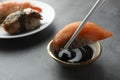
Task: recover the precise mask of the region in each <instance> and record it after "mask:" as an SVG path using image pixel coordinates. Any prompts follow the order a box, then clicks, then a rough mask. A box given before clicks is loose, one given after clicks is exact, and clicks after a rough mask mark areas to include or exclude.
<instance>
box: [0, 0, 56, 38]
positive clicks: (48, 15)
mask: <svg viewBox="0 0 120 80" xmlns="http://www.w3.org/2000/svg"><path fill="white" fill-rule="evenodd" d="M16 1H19V2H23V1H25V0H16ZM29 2H31V3H32V4H34V5H36V6H39V7H40V8H42V10H43V11H42V13H41V15H42V18H43V20H42V21H41V24H42V25H41V26H40V27H39V28H37V29H35V30H32V31H30V32H26V33H23V34H17V35H9V34H8V33H7V32H6V31H4V29H3V28H2V27H1V26H0V38H4V39H9V38H19V37H25V36H28V35H32V34H34V33H37V32H39V31H41V30H43V29H45V28H47V27H48V26H49V25H50V24H51V23H52V21H53V20H54V18H55V10H54V9H53V8H52V7H51V6H50V5H49V4H47V3H44V2H41V1H37V0H29Z"/></svg>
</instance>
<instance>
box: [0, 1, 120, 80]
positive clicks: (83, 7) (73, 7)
mask: <svg viewBox="0 0 120 80" xmlns="http://www.w3.org/2000/svg"><path fill="white" fill-rule="evenodd" d="M0 1H2V0H0ZM40 1H43V2H45V3H48V4H50V5H51V6H52V7H53V8H54V9H55V12H56V17H55V19H54V21H53V22H52V24H51V25H50V26H49V27H48V28H47V29H45V30H43V31H41V32H38V33H36V34H34V35H31V36H27V37H23V38H17V39H0V80H120V42H119V41H120V0H108V2H107V3H106V4H105V5H104V7H103V8H102V9H101V10H100V12H98V13H97V14H96V15H95V16H94V17H92V18H91V21H93V22H95V23H97V24H99V25H100V26H103V27H104V28H105V29H107V30H109V31H112V32H113V36H112V37H111V38H109V39H106V40H103V41H101V43H102V46H103V51H102V55H101V56H100V58H99V59H98V60H97V61H96V62H95V63H93V64H91V65H88V66H85V67H81V68H79V69H75V68H66V67H62V66H60V65H59V64H57V63H56V62H55V61H54V60H53V59H52V58H51V57H50V56H49V55H48V53H47V44H48V43H49V41H50V40H51V39H52V38H53V36H54V35H55V34H56V33H57V32H58V31H59V30H60V29H61V28H63V27H64V26H65V25H66V24H68V23H71V22H75V21H80V20H82V19H83V17H84V16H85V15H86V13H87V12H88V10H89V9H90V7H91V6H92V5H93V3H94V2H95V1H96V0H59V1H57V0H40ZM0 16H1V15H0Z"/></svg>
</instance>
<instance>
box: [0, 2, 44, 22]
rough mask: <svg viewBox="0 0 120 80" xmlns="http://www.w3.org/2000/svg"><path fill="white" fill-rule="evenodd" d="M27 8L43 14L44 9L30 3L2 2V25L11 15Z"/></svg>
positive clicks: (0, 6)
mask: <svg viewBox="0 0 120 80" xmlns="http://www.w3.org/2000/svg"><path fill="white" fill-rule="evenodd" d="M26 8H31V9H34V10H36V11H38V12H42V9H41V8H40V7H37V6H35V5H32V4H31V3H30V2H16V1H3V2H0V24H1V23H2V22H3V21H4V19H5V18H6V16H8V15H9V14H10V13H13V12H15V11H18V10H24V9H26Z"/></svg>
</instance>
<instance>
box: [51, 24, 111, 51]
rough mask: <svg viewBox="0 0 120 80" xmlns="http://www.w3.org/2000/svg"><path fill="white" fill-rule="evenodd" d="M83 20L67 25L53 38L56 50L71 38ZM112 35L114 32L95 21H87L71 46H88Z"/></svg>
mask: <svg viewBox="0 0 120 80" xmlns="http://www.w3.org/2000/svg"><path fill="white" fill-rule="evenodd" d="M80 24H81V22H74V23H70V24H68V25H66V26H65V27H64V28H63V29H61V30H60V31H59V32H58V33H57V34H56V35H55V37H54V38H53V47H54V49H55V51H57V52H58V51H60V49H62V48H63V47H64V45H65V43H66V42H67V41H68V40H69V39H70V37H71V36H72V35H73V33H74V32H75V30H76V29H77V28H78V27H79V25H80ZM111 36H112V32H110V31H107V30H105V29H104V28H102V27H100V26H99V25H97V24H95V23H93V22H87V23H86V24H85V26H84V27H83V29H82V30H81V32H80V33H79V34H78V36H77V38H76V39H75V40H74V41H73V42H72V44H71V45H70V48H71V49H73V48H78V47H81V46H86V45H88V44H90V43H92V42H95V41H99V40H103V39H106V38H109V37H111Z"/></svg>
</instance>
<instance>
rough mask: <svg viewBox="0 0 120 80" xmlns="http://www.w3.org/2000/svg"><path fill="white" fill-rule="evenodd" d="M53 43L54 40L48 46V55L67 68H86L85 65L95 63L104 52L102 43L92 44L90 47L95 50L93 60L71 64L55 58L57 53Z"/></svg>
mask: <svg viewBox="0 0 120 80" xmlns="http://www.w3.org/2000/svg"><path fill="white" fill-rule="evenodd" d="M52 42H53V40H51V41H50V42H49V43H48V46H47V50H48V54H49V55H50V56H51V57H52V58H53V59H54V60H55V61H57V62H58V63H60V64H62V65H64V66H67V67H79V66H84V65H88V64H91V63H93V62H95V61H96V60H97V59H98V58H99V56H100V55H101V52H102V46H101V43H100V42H99V41H96V42H94V43H92V44H90V45H89V46H90V47H91V48H92V49H93V56H92V58H91V59H89V60H87V61H81V62H77V63H71V62H66V61H62V60H60V59H59V58H58V57H56V56H55V54H56V53H54V48H53V47H52Z"/></svg>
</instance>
